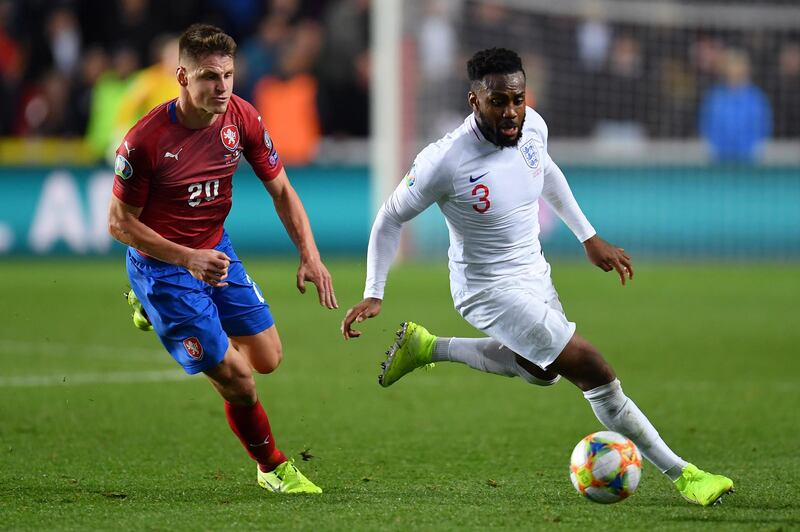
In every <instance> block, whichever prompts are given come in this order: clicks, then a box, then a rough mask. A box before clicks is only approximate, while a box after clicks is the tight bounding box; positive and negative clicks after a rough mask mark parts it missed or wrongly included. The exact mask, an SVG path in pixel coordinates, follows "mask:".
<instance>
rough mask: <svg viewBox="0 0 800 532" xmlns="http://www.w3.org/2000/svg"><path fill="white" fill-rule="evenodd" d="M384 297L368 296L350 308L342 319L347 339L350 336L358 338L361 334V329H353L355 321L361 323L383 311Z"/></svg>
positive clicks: (343, 332) (343, 331)
mask: <svg viewBox="0 0 800 532" xmlns="http://www.w3.org/2000/svg"><path fill="white" fill-rule="evenodd" d="M382 303H383V300H382V299H378V298H377V297H368V298H365V299H363V300H362V301H361V302H360V303H358V304H357V305H355V306H354V307H352V308H350V309H348V311H347V313H346V314H345V315H344V319H343V320H342V328H341V330H342V336H344V339H345V340H349V339H350V338H358V337H359V336H361V331H358V330H356V329H351V327H352V326H353V323H361V322H362V321H364V320H366V319H369V318H374V317H375V316H377V315H378V314H380V312H381V304H382Z"/></svg>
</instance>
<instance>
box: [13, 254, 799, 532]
mask: <svg viewBox="0 0 800 532" xmlns="http://www.w3.org/2000/svg"><path fill="white" fill-rule="evenodd" d="M245 262H246V264H247V265H248V268H249V271H250V273H251V275H252V276H253V277H254V278H256V279H257V280H258V281H259V283H260V284H261V286H262V288H263V289H264V292H265V295H266V297H267V298H268V301H269V302H270V303H271V305H272V309H273V312H274V315H275V316H276V320H277V324H278V327H279V330H280V332H281V336H282V338H283V342H284V351H285V359H284V362H283V364H282V366H281V367H280V369H279V370H278V372H277V373H275V374H273V375H268V376H259V377H258V378H257V382H258V387H259V391H260V395H261V399H262V402H263V403H264V404H265V406H266V408H267V411H268V413H269V415H270V419H271V421H272V425H273V429H274V431H275V435H276V439H277V441H278V444H279V446H280V447H281V448H282V449H283V450H284V451H285V452H286V453H287V454H288V455H290V456H293V457H295V458H296V459H297V463H298V464H299V466H300V468H301V470H302V471H303V472H304V473H306V474H307V475H308V476H309V478H311V479H313V480H314V481H315V482H317V483H318V484H319V485H321V486H323V488H324V489H325V493H324V494H323V495H322V496H316V497H308V496H305V497H303V496H301V497H280V496H274V495H271V494H269V493H266V492H264V491H263V490H262V489H260V488H259V487H258V486H257V485H256V482H255V466H254V465H253V463H252V462H251V461H250V460H249V458H247V456H246V455H245V454H244V451H243V450H242V449H241V447H240V444H239V442H238V441H237V440H236V438H235V437H234V436H233V435H232V434H231V433H230V431H229V429H228V427H227V424H226V422H225V418H224V415H223V410H222V404H221V401H220V399H219V398H218V396H217V395H216V394H215V393H214V392H213V391H212V389H211V387H210V386H209V385H208V384H207V383H206V382H205V380H204V379H203V378H202V377H201V376H196V377H191V378H189V377H186V378H182V377H181V376H180V370H179V369H178V367H177V365H176V364H174V363H173V362H172V360H171V358H170V357H169V356H168V355H167V354H166V352H164V351H163V350H162V348H161V346H160V344H159V343H158V341H157V340H156V338H155V336H154V335H153V334H152V333H142V332H139V331H137V330H135V329H134V328H133V326H132V325H131V323H130V318H129V312H128V308H127V306H126V304H125V301H124V299H123V297H122V295H121V294H122V291H123V289H124V287H125V285H126V278H125V274H124V268H123V265H122V261H121V260H120V261H115V262H79V261H60V262H39V263H23V262H14V261H5V262H3V263H2V264H0V275H2V277H3V279H5V280H6V282H5V283H4V285H5V286H4V288H3V290H2V292H0V308H2V322H1V323H0V332H1V334H0V365H1V366H0V367H2V370H1V371H0V528H4V529H5V528H14V529H43V528H47V529H51V528H55V529H74V530H77V529H81V530H83V529H110V528H116V529H144V528H148V529H151V528H154V529H222V528H238V529H254V528H256V527H258V528H273V529H287V528H302V529H311V528H312V527H313V528H317V529H321V530H328V529H341V530H349V529H395V530H407V529H412V528H414V529H431V530H447V529H451V530H456V529H459V530H460V529H514V528H527V529H530V528H533V527H536V528H538V527H543V526H548V525H549V526H552V527H553V528H558V529H583V530H586V529H587V527H589V526H594V527H602V528H612V527H613V528H620V527H621V528H623V529H661V528H668V529H673V528H674V529H684V528H685V529H693V530H696V529H706V530H720V529H724V530H732V529H739V530H751V529H765V530H778V529H784V530H786V529H791V528H794V527H798V526H800V520H798V515H800V514H798V500H799V499H800V496H798V492H800V478H799V477H798V476H797V472H798V471H800V455H798V453H797V444H796V441H797V437H796V427H797V405H798V404H800V380H799V379H798V373H799V372H800V361H798V358H797V345H798V344H800V332H799V331H798V329H797V327H796V323H797V317H798V311H797V306H796V305H797V300H798V296H800V288H798V286H799V285H798V282H797V268H796V266H792V265H783V266H781V265H778V266H769V265H757V266H752V267H744V266H725V265H714V266H705V265H658V266H656V265H652V264H644V265H643V264H640V265H639V267H638V268H637V270H636V277H635V279H634V281H633V283H632V284H631V285H629V286H627V287H625V288H622V287H620V286H619V285H618V281H616V280H615V279H614V278H613V277H612V274H602V272H600V271H599V270H596V269H594V268H592V267H591V266H589V265H588V264H585V263H576V264H562V263H560V262H558V261H555V264H554V270H555V281H556V285H557V287H558V288H559V291H560V293H561V296H562V300H563V302H564V304H565V307H566V310H567V313H568V315H569V316H570V317H571V318H572V319H573V320H575V321H576V322H577V323H578V331H579V332H580V333H582V334H583V335H584V336H586V337H587V338H589V339H590V340H591V341H592V342H593V343H595V345H597V346H598V347H599V348H600V349H601V351H602V352H603V353H604V354H605V355H606V356H607V358H608V359H609V360H610V361H611V362H612V364H613V365H614V366H615V368H616V370H617V372H618V374H619V376H620V379H621V380H622V383H623V385H624V387H625V390H626V392H627V393H628V395H629V396H631V397H632V398H634V399H635V400H636V401H637V403H638V405H639V406H640V407H641V408H642V410H643V411H644V412H645V413H646V414H647V415H648V416H649V417H650V419H651V420H652V421H653V422H654V423H655V425H656V426H657V428H659V430H660V432H661V434H662V435H663V436H664V437H665V439H666V440H667V442H668V443H670V444H671V445H672V446H673V448H674V449H675V450H677V451H678V452H679V453H680V454H682V455H683V456H684V457H685V458H687V459H689V460H691V461H693V462H695V463H696V464H697V465H698V466H700V467H701V468H706V469H708V470H711V471H715V472H720V473H724V474H726V475H729V476H731V477H732V478H733V479H734V481H735V482H736V487H737V493H735V494H733V495H732V496H730V497H728V498H727V499H726V500H725V501H724V503H723V505H722V506H721V507H716V508H700V507H696V506H691V505H689V504H688V503H685V502H684V501H683V500H682V499H681V498H680V497H679V495H678V493H677V491H675V489H674V488H673V487H672V486H671V485H670V483H669V482H668V481H667V480H666V478H664V477H662V475H660V474H659V473H657V472H656V471H655V469H654V468H653V467H652V466H651V465H650V464H649V463H648V464H646V465H645V468H644V474H643V479H642V483H641V485H640V488H639V490H638V492H637V493H636V494H635V495H634V496H633V497H631V498H630V499H629V500H627V501H624V502H622V503H620V504H615V505H610V506H601V505H598V504H593V503H591V502H589V501H585V500H583V499H581V498H580V497H579V496H578V495H577V494H576V493H575V491H574V490H573V488H572V486H571V484H570V481H569V477H568V463H569V454H570V451H571V450H572V448H573V446H574V445H575V443H576V442H577V441H578V439H579V438H581V437H582V436H584V435H586V434H587V433H589V432H592V431H595V430H600V429H601V426H600V425H599V423H598V422H597V421H596V419H595V418H594V416H593V415H592V412H591V410H590V408H589V406H588V404H587V403H586V401H585V400H584V399H583V398H582V397H581V395H580V393H579V392H578V390H577V389H576V388H574V387H573V386H572V385H570V384H569V383H567V382H562V383H559V384H558V385H557V386H555V387H553V388H549V389H541V388H537V387H533V386H530V385H526V384H524V383H523V382H522V381H521V380H519V379H513V380H512V379H506V378H503V377H497V376H493V375H484V374H481V373H478V372H476V371H474V370H470V369H469V368H466V367H463V366H459V365H455V364H439V365H438V367H437V368H436V369H434V370H433V371H431V372H421V371H418V372H415V373H414V374H412V375H410V376H408V377H406V378H404V379H403V380H402V381H400V382H399V383H397V384H396V385H395V386H393V387H392V388H390V389H386V390H384V389H381V388H380V387H379V386H378V383H377V378H376V376H377V374H378V370H379V368H378V364H379V362H380V361H381V360H382V354H383V351H384V349H385V348H386V347H387V346H388V345H389V343H390V342H391V340H392V333H393V331H394V329H395V328H396V326H397V325H398V324H399V323H400V322H401V321H402V320H404V319H413V320H416V321H418V322H420V323H423V324H424V325H426V326H427V327H428V328H430V329H431V330H432V331H433V332H435V333H438V334H440V335H446V336H450V335H464V336H478V335H479V334H478V333H477V332H476V331H474V330H472V329H471V328H470V327H469V325H468V324H466V323H465V322H463V321H462V320H461V319H460V318H459V317H458V315H457V314H456V312H455V311H454V310H453V309H452V305H451V302H450V297H449V292H448V287H447V275H446V270H445V267H444V266H440V265H436V266H429V265H428V266H426V265H410V266H403V267H399V268H396V269H395V270H393V272H392V274H391V276H390V282H389V289H388V291H387V300H386V305H385V308H384V311H383V314H382V315H381V316H380V317H379V318H377V319H374V320H371V321H369V322H366V323H364V324H361V329H362V330H363V331H364V333H365V334H364V336H363V337H362V338H360V339H357V340H351V341H349V342H344V341H343V340H342V339H341V337H340V336H339V332H338V327H339V322H340V320H341V318H342V316H343V314H344V310H345V309H346V308H347V307H348V306H349V305H352V304H353V303H355V302H356V301H357V300H359V299H360V292H361V289H362V282H363V266H362V265H361V264H360V263H352V262H338V263H337V262H333V263H331V264H330V266H331V271H332V273H333V275H334V280H335V283H336V289H337V295H338V299H339V303H340V305H341V306H342V309H340V310H339V311H337V312H329V311H326V310H324V309H322V308H321V307H319V306H318V305H317V303H316V300H315V298H316V293H315V292H314V290H313V288H311V292H310V293H307V294H306V295H305V296H300V295H299V294H298V293H297V292H296V289H295V288H294V269H295V266H294V264H292V263H288V262H277V263H276V262H266V261H261V262H259V261H254V260H251V261H248V260H246V259H245ZM792 324H794V325H792ZM154 371H155V372H158V373H156V374H155V376H154V377H153V378H154V379H155V380H154V381H153V382H142V381H145V380H146V377H147V376H148V375H151V376H152V374H150V373H147V372H154ZM165 375H166V376H167V377H172V376H174V380H166V381H159V380H158V378H159V377H163V376H165ZM41 376H44V377H47V378H48V379H50V380H47V379H42V380H39V381H37V380H32V379H33V378H34V377H41ZM111 379H118V380H120V381H123V382H111V383H108V382H102V381H103V380H111ZM126 380H134V381H137V382H124V381H126ZM304 450H308V454H310V455H313V458H311V459H310V460H308V461H304V460H303V459H302V458H301V456H300V454H299V453H301V451H304Z"/></svg>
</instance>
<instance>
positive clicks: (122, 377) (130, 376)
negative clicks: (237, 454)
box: [0, 369, 189, 388]
mask: <svg viewBox="0 0 800 532" xmlns="http://www.w3.org/2000/svg"><path fill="white" fill-rule="evenodd" d="M188 380H189V375H187V374H186V373H183V372H182V371H180V370H175V369H168V370H157V371H109V372H107V373H72V374H66V375H64V374H61V375H18V376H14V377H0V388H23V387H43V386H71V385H75V384H135V383H142V382H165V381H188Z"/></svg>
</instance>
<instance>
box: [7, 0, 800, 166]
mask: <svg viewBox="0 0 800 532" xmlns="http://www.w3.org/2000/svg"><path fill="white" fill-rule="evenodd" d="M412 5H413V6H412ZM409 6H412V7H408V6H406V8H405V12H406V15H407V19H406V20H405V29H406V31H409V32H412V33H415V35H414V37H415V39H414V40H415V42H416V46H415V47H412V48H413V50H414V51H413V52H412V54H413V61H406V62H404V65H405V66H407V67H408V68H409V69H410V70H409V71H408V72H405V71H404V78H406V80H409V79H410V80H413V83H414V87H415V88H414V90H416V94H413V93H411V94H407V95H405V96H404V98H405V100H407V101H404V102H403V105H404V106H409V105H410V106H416V107H417V109H410V110H409V109H406V108H405V107H404V110H405V111H406V114H411V113H413V114H414V116H416V117H417V121H418V123H417V124H414V125H413V127H415V128H416V130H418V131H421V132H422V134H423V135H424V136H426V137H430V138H436V137H438V136H440V135H441V133H442V132H443V131H445V130H446V128H447V127H450V126H451V125H453V124H455V123H457V122H458V121H460V119H461V118H463V115H464V114H465V112H466V110H467V108H466V104H465V94H466V91H467V84H466V80H465V73H464V63H465V61H466V59H467V58H468V57H469V56H470V55H471V54H472V53H473V52H474V51H476V50H478V49H482V48H486V47H492V46H505V47H508V48H512V49H515V50H517V51H519V52H520V54H521V55H522V56H523V60H524V63H525V66H526V70H527V72H528V83H529V96H530V100H531V101H530V103H531V104H533V105H534V106H535V107H536V108H537V109H538V110H539V111H540V112H541V113H542V114H543V115H545V117H546V118H547V119H548V123H549V124H550V127H551V135H552V136H570V137H590V136H593V135H613V136H617V137H620V138H623V139H624V138H626V137H630V138H636V137H640V138H641V137H644V138H691V137H696V136H699V135H702V136H704V137H705V138H707V139H709V141H710V142H712V144H715V143H716V144H719V145H720V146H721V147H720V148H719V150H717V151H718V153H717V154H718V155H720V156H721V154H722V153H723V152H726V153H733V154H743V153H744V154H748V153H749V152H748V150H750V149H751V147H752V146H753V145H755V144H757V143H758V142H759V141H760V140H762V139H764V138H766V137H777V138H798V137H800V29H798V30H795V31H756V30H747V29H737V30H735V31H733V30H731V31H725V30H714V31H708V30H701V29H697V28H696V27H686V28H672V27H669V28H668V27H664V28H661V27H655V26H650V25H647V26H644V25H640V26H636V25H630V24H629V25H626V24H619V23H612V22H609V21H608V20H606V19H604V17H603V16H602V13H595V14H591V13H589V14H583V15H581V16H564V15H558V16H556V15H548V14H543V13H536V12H532V11H529V10H519V9H517V10H515V9H513V8H509V7H505V6H504V5H503V4H500V3H497V2H492V1H487V0H463V1H455V0H430V1H417V2H413V3H409ZM368 11H369V0H169V1H163V2H155V1H154V0H0V136H22V137H24V136H60V137H85V138H86V139H87V141H88V142H89V144H90V145H91V146H92V149H93V150H94V153H95V155H96V157H97V158H98V159H101V158H103V156H104V155H105V153H106V152H107V151H108V150H109V149H113V148H114V147H115V146H113V144H114V143H115V142H116V141H118V139H119V137H120V135H121V133H122V132H124V131H125V130H126V129H127V128H128V127H130V125H132V124H133V122H134V121H135V120H136V119H137V118H138V117H140V116H141V115H142V114H144V113H145V112H146V111H147V110H149V109H150V108H152V107H153V106H155V105H156V104H158V103H160V102H162V101H164V100H167V99H169V98H171V97H174V96H175V95H177V85H176V84H175V83H174V70H175V65H176V62H177V44H176V37H177V36H178V35H179V33H180V32H181V31H182V30H183V29H185V28H186V27H187V26H188V25H189V24H191V23H194V22H201V21H202V22H209V23H213V24H217V25H219V26H221V27H222V28H223V29H225V30H226V31H227V32H229V33H230V34H231V35H232V36H233V37H234V38H235V39H236V41H237V43H238V45H239V51H238V57H237V62H236V69H237V71H236V84H235V92H236V93H237V94H239V95H240V96H242V97H244V98H246V99H248V100H250V101H251V102H252V103H253V104H254V105H255V106H256V107H257V108H258V109H259V111H260V112H261V113H262V115H263V116H264V120H265V123H266V124H267V126H268V127H269V128H270V130H271V134H272V136H273V137H274V138H275V139H276V142H278V144H279V145H280V146H281V151H282V153H283V156H284V159H286V160H287V161H289V162H293V163H305V162H308V161H311V160H313V158H314V155H315V150H316V148H317V145H318V143H319V140H320V139H321V138H323V137H332V138H345V139H346V138H365V137H367V136H368V134H369V129H368V126H369V77H370V68H369V12H368ZM404 50H405V52H406V53H408V50H409V47H404ZM743 131H746V133H742V132H743ZM731 135H733V137H735V138H729V137H730V136H731ZM726 150H727V151H726ZM748 157H749V155H747V156H746V157H745V158H748Z"/></svg>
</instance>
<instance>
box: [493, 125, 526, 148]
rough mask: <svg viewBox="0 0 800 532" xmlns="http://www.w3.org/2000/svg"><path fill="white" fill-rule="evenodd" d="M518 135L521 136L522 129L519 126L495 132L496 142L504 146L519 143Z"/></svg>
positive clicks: (509, 146)
mask: <svg viewBox="0 0 800 532" xmlns="http://www.w3.org/2000/svg"><path fill="white" fill-rule="evenodd" d="M520 137H522V131H521V130H520V129H519V128H516V127H515V128H513V129H511V128H509V130H501V131H498V132H497V144H498V145H500V146H502V147H504V148H512V147H514V146H516V145H517V143H519V139H520Z"/></svg>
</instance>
